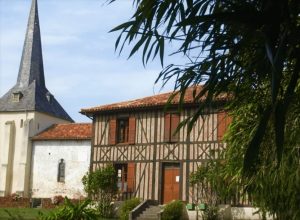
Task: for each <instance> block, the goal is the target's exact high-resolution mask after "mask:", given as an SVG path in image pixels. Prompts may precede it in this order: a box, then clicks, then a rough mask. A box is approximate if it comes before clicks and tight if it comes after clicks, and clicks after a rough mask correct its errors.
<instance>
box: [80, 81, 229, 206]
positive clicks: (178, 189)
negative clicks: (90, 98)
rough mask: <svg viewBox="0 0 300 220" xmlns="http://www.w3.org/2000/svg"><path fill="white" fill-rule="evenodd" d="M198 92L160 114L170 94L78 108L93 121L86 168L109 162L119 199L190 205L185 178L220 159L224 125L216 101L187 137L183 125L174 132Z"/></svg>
mask: <svg viewBox="0 0 300 220" xmlns="http://www.w3.org/2000/svg"><path fill="white" fill-rule="evenodd" d="M200 89H201V88H200V87H198V88H189V89H188V90H187V92H186V94H185V97H184V105H183V106H182V110H181V111H178V100H179V97H177V96H176V97H175V98H174V100H173V101H172V103H171V104H170V105H169V108H168V109H167V110H165V104H166V103H167V101H168V99H169V97H170V95H171V94H172V93H165V94H159V95H154V96H150V97H146V98H142V99H137V100H132V101H126V102H121V103H115V104H110V105H103V106H98V107H93V108H86V109H82V110H81V113H83V114H85V115H87V116H88V117H91V118H92V119H93V138H92V152H91V167H90V169H91V170H92V171H93V170H96V169H98V168H101V167H103V166H106V165H107V164H113V165H114V166H115V168H116V170H117V175H118V186H119V189H120V191H121V192H123V196H135V197H139V198H141V199H152V200H158V201H159V202H160V203H162V204H164V203H167V202H169V201H171V200H173V199H181V200H183V201H187V202H192V199H193V196H194V195H195V194H196V193H197V192H196V190H195V189H194V188H193V187H192V186H191V185H190V184H189V175H190V174H191V173H192V172H194V171H196V170H197V168H198V167H199V166H201V164H203V163H206V162H207V161H208V160H209V159H215V158H218V157H219V154H220V152H221V151H222V149H223V148H224V144H223V143H222V137H223V134H224V132H225V129H226V127H227V125H228V123H229V121H228V118H227V117H226V114H225V112H224V111H223V110H222V108H221V106H222V103H224V97H223V98H222V97H220V99H218V100H216V101H215V103H214V104H213V105H211V106H209V107H207V108H206V109H205V110H204V113H203V114H202V115H201V117H199V118H198V120H197V121H196V122H195V125H194V126H193V128H192V130H191V132H190V133H188V131H187V127H183V128H182V129H180V130H179V131H178V132H175V131H176V128H177V126H178V124H179V123H180V122H182V121H183V120H185V119H186V118H187V117H189V116H191V115H193V114H195V112H196V111H197V107H198V106H199V103H198V104H197V103H195V102H194V98H193V97H194V95H195V94H194V93H195V92H196V93H197V92H199V90H200Z"/></svg>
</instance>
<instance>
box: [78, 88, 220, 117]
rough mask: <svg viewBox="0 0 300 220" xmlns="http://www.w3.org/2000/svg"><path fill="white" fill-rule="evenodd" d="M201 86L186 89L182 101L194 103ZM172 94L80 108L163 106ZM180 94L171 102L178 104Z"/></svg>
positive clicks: (89, 111)
mask: <svg viewBox="0 0 300 220" xmlns="http://www.w3.org/2000/svg"><path fill="white" fill-rule="evenodd" d="M201 89H202V86H197V87H190V88H188V89H187V90H186V93H185V96H184V103H185V104H191V103H194V93H195V94H196V95H197V94H199V92H200V91H201ZM172 94H174V92H168V93H163V94H159V95H154V96H149V97H145V98H141V99H135V100H131V101H125V102H119V103H113V104H109V105H102V106H97V107H92V108H84V109H81V111H80V112H81V113H82V114H89V113H95V112H106V111H114V110H125V109H139V108H147V107H155V106H157V107H161V106H164V105H165V104H166V103H167V101H168V99H169V97H170V96H171V95H172ZM179 97H180V95H179V94H177V95H176V96H175V98H174V99H173V101H172V104H178V102H179ZM224 98H225V95H220V100H222V99H224Z"/></svg>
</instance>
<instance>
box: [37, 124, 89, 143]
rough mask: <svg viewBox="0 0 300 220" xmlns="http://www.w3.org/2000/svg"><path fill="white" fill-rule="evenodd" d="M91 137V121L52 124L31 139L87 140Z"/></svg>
mask: <svg viewBox="0 0 300 220" xmlns="http://www.w3.org/2000/svg"><path fill="white" fill-rule="evenodd" d="M91 138H92V124H91V123H70V124H54V125H52V126H50V127H49V128H47V129H46V130H44V131H42V132H41V133H39V134H37V135H36V136H34V137H33V138H32V140H88V139H91Z"/></svg>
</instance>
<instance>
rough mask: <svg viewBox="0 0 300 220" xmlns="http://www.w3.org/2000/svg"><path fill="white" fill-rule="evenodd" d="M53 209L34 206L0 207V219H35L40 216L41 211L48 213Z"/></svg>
mask: <svg viewBox="0 0 300 220" xmlns="http://www.w3.org/2000/svg"><path fill="white" fill-rule="evenodd" d="M50 211H51V210H47V209H33V208H0V220H4V219H5V220H6V219H13V220H23V219H24V220H34V219H37V218H38V216H39V212H42V213H45V214H46V213H48V212H50Z"/></svg>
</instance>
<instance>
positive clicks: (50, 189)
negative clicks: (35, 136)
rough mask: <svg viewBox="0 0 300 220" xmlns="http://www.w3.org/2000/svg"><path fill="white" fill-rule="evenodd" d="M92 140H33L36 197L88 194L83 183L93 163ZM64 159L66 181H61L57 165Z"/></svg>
mask: <svg viewBox="0 0 300 220" xmlns="http://www.w3.org/2000/svg"><path fill="white" fill-rule="evenodd" d="M90 151H91V141H88V140H61V141H58V140H53V141H52V140H49V141H34V142H33V158H32V172H31V175H32V177H31V191H32V197H33V198H53V197H54V196H58V195H62V196H68V197H69V198H75V199H76V198H79V197H80V196H86V194H85V193H84V190H83V184H82V182H81V179H82V177H83V176H84V175H85V174H86V172H88V170H89V164H90ZM61 159H64V162H65V181H64V182H58V179H57V177H58V164H59V162H60V160H61Z"/></svg>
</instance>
